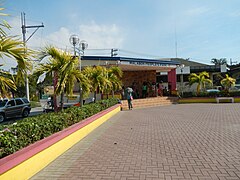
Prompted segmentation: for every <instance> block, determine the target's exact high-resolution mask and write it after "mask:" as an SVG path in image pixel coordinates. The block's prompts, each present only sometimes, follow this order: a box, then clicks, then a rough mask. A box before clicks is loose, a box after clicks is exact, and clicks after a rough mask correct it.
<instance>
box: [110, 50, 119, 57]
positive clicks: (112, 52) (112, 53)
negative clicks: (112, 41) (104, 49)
mask: <svg viewBox="0 0 240 180" xmlns="http://www.w3.org/2000/svg"><path fill="white" fill-rule="evenodd" d="M117 51H118V49H111V57H114V56H117V55H118V53H117Z"/></svg>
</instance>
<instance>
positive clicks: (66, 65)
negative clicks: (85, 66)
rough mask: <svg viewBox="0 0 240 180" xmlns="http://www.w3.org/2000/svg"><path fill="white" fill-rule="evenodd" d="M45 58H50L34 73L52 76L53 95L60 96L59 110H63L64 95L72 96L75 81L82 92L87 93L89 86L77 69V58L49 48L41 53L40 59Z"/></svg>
mask: <svg viewBox="0 0 240 180" xmlns="http://www.w3.org/2000/svg"><path fill="white" fill-rule="evenodd" d="M47 56H50V59H49V61H48V62H47V63H46V64H40V66H39V67H38V68H37V70H36V71H35V73H38V74H43V73H46V76H54V82H53V84H54V94H55V95H61V100H60V101H61V109H63V97H64V93H66V94H67V95H72V94H73V89H74V85H75V83H76V82H77V81H78V82H81V85H82V88H83V91H84V92H89V90H90V86H89V83H88V80H87V78H86V77H85V76H84V75H83V74H82V73H81V72H80V70H79V68H78V64H79V61H78V59H77V58H75V57H72V56H71V55H70V54H69V53H67V52H65V51H61V50H59V49H56V48H55V47H51V46H50V47H46V48H45V50H43V51H42V52H41V55H40V59H43V58H45V57H47ZM55 107H56V97H55ZM55 109H56V108H55Z"/></svg>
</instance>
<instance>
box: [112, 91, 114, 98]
mask: <svg viewBox="0 0 240 180" xmlns="http://www.w3.org/2000/svg"><path fill="white" fill-rule="evenodd" d="M112 98H114V90H112Z"/></svg>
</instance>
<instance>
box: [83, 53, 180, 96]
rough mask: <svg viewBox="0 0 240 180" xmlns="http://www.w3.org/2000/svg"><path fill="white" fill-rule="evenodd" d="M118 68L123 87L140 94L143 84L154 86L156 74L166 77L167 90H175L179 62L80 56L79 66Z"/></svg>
mask: <svg viewBox="0 0 240 180" xmlns="http://www.w3.org/2000/svg"><path fill="white" fill-rule="evenodd" d="M98 65H99V66H118V67H120V68H121V69H122V71H123V77H122V82H123V86H124V87H133V86H134V89H136V90H137V91H139V94H140V97H141V93H142V85H143V84H144V83H150V84H154V83H155V84H156V83H157V82H160V81H158V80H157V74H159V73H161V72H164V73H165V74H166V75H167V82H168V89H169V90H170V91H175V90H176V68H177V66H178V65H179V62H176V61H173V60H158V59H142V58H128V57H107V56H82V57H81V66H82V68H84V67H86V66H98Z"/></svg>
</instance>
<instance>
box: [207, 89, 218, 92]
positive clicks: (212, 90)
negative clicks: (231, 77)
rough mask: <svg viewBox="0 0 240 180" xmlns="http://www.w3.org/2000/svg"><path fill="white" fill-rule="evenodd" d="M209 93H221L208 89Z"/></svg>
mask: <svg viewBox="0 0 240 180" xmlns="http://www.w3.org/2000/svg"><path fill="white" fill-rule="evenodd" d="M207 92H208V93H218V92H220V91H219V90H218V89H208V90H207Z"/></svg>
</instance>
